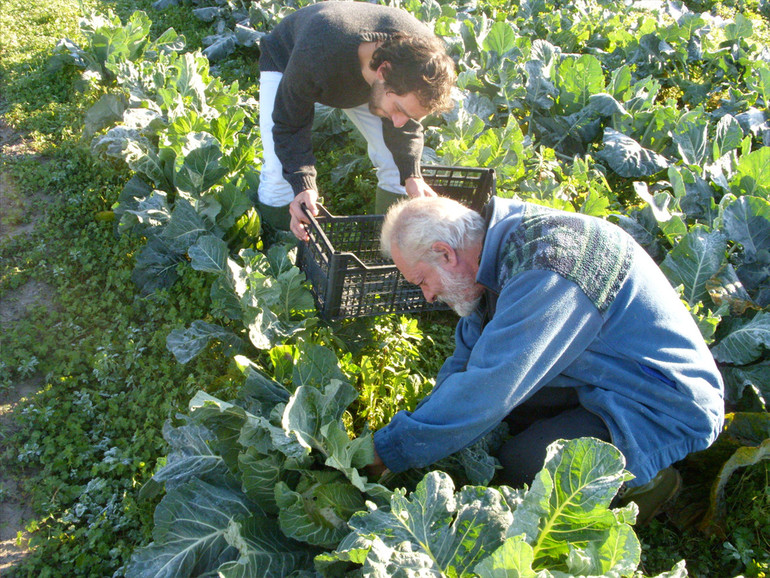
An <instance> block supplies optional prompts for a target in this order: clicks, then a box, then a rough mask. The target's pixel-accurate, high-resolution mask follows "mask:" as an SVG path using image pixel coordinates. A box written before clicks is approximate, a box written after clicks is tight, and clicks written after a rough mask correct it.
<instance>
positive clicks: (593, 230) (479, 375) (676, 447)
mask: <svg viewBox="0 0 770 578" xmlns="http://www.w3.org/2000/svg"><path fill="white" fill-rule="evenodd" d="M484 212H485V215H484V216H483V217H482V216H481V215H479V214H478V213H476V212H474V211H471V210H470V209H467V208H465V207H464V206H462V205H460V204H459V203H456V202H455V201H453V200H450V199H446V198H442V197H432V198H423V199H412V200H409V201H405V202H402V203H399V204H397V205H395V206H393V207H391V209H390V210H389V212H388V214H387V216H386V219H385V222H384V225H383V229H382V237H381V241H382V250H383V253H385V254H386V255H390V256H392V258H393V261H394V262H395V264H396V266H397V267H398V268H399V270H400V271H401V272H402V273H403V275H404V277H405V278H406V280H407V281H409V282H411V283H414V284H416V285H419V286H420V287H421V288H422V291H423V294H424V295H425V298H426V299H427V300H428V301H433V300H435V299H439V300H442V301H445V302H446V303H448V304H449V305H450V306H451V307H452V308H453V309H454V310H455V311H456V312H457V313H458V314H459V315H460V316H461V320H460V322H459V324H458V326H457V330H456V334H455V339H456V344H455V351H454V353H453V355H452V356H451V357H450V358H449V359H447V360H446V362H445V363H444V365H443V366H442V368H441V370H440V371H439V374H438V376H437V378H436V385H435V387H434V389H433V391H432V392H431V393H430V395H428V396H427V397H426V398H425V399H423V400H422V401H421V403H420V404H419V405H418V407H417V408H416V409H415V411H414V412H409V411H401V412H398V413H397V414H396V415H395V416H394V418H393V419H392V421H391V422H390V423H389V424H388V425H387V426H386V427H384V428H383V429H381V430H379V431H377V432H376V433H375V436H374V441H375V447H376V452H377V459H376V461H375V467H374V468H372V469H375V470H376V466H377V464H379V465H380V467H381V468H382V467H387V468H389V469H390V470H392V471H394V472H399V471H402V470H405V469H407V468H410V467H424V466H428V465H430V464H432V463H433V462H435V461H437V460H438V459H440V458H443V457H445V456H447V455H449V454H452V453H454V452H456V451H458V450H460V449H462V448H464V447H466V446H467V445H469V444H471V443H472V442H474V441H475V440H477V439H478V438H480V437H482V436H484V435H485V434H486V433H488V432H489V431H490V430H491V429H492V428H494V427H495V426H496V425H498V424H499V423H500V422H501V421H503V420H507V421H508V423H509V426H510V428H511V433H512V436H513V437H512V438H510V440H509V441H507V442H506V444H505V445H504V446H503V447H502V449H501V450H500V453H499V455H498V458H499V459H500V462H501V464H502V466H503V471H502V479H503V482H504V483H506V484H508V485H511V486H515V487H519V486H521V485H523V484H529V483H531V481H532V479H533V478H534V476H535V474H536V473H537V472H538V471H539V470H540V469H541V468H542V466H543V461H544V458H545V455H546V448H547V446H548V445H549V444H550V443H551V442H553V441H555V440H557V439H575V438H578V437H585V436H591V437H595V438H598V439H602V440H604V441H609V442H612V443H613V444H614V445H615V446H617V447H618V449H620V450H621V452H623V454H624V456H625V458H626V467H627V468H628V470H630V471H631V472H632V473H633V474H634V475H635V476H636V477H635V479H634V480H633V481H632V482H630V483H629V486H631V487H633V486H637V487H639V486H642V485H644V484H647V483H648V482H650V480H652V479H653V478H656V475H657V474H658V472H660V471H662V470H664V469H666V468H668V466H669V465H670V464H672V463H673V462H675V461H677V460H680V459H682V458H683V457H685V456H686V455H687V454H688V453H690V452H694V451H698V450H702V449H704V448H706V447H708V446H709V445H710V444H711V443H712V442H713V441H714V440H715V439H716V437H717V435H718V434H719V432H720V430H721V427H722V423H723V419H724V402H723V384H722V379H721V376H720V373H719V371H718V369H717V367H716V364H715V362H714V359H713V357H712V355H711V353H710V351H709V349H708V347H707V346H706V344H705V342H704V341H703V338H702V337H701V334H700V332H699V330H698V327H697V325H696V324H695V322H694V320H693V319H692V317H691V316H690V313H689V312H688V311H687V309H686V308H685V307H684V305H683V304H682V303H681V301H680V299H679V297H678V295H677V294H676V292H675V291H674V290H673V289H672V287H671V285H670V284H669V283H668V280H667V279H666V277H665V276H664V275H663V273H662V272H661V271H660V269H659V268H658V267H657V266H656V265H655V263H654V262H653V261H652V259H651V258H650V257H649V256H648V255H647V253H646V252H645V251H644V250H643V249H642V248H641V247H640V246H639V245H637V244H636V243H635V242H634V241H633V239H632V238H631V237H630V236H629V235H628V234H626V233H625V232H624V231H623V230H622V229H620V228H619V227H616V226H615V225H613V224H611V223H608V222H606V221H603V220H601V219H597V218H593V217H588V216H585V215H580V214H574V213H566V212H561V211H556V210H553V209H548V208H545V207H541V206H538V205H534V204H529V203H524V202H521V201H517V200H510V199H500V198H497V197H493V199H492V201H491V202H490V203H489V204H488V205H487V207H486V208H485V211H484ZM666 471H668V472H673V474H672V475H673V476H675V477H676V480H674V479H673V478H672V477H671V476H668V478H667V481H666V477H665V476H664V477H663V478H661V477H657V478H656V480H661V479H663V480H664V481H666V483H667V484H669V487H668V489H666V490H665V493H666V495H664V496H661V498H662V499H666V498H668V497H670V494H671V493H672V492H673V491H674V489H675V486H676V485H677V484H678V474H677V473H676V472H675V471H674V470H673V469H671V468H669V469H668V470H666ZM656 483H658V482H657V481H656ZM652 486H653V489H654V486H655V484H652ZM637 503H639V502H637ZM640 507H641V506H640Z"/></svg>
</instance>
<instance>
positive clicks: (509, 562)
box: [474, 535, 545, 578]
mask: <svg viewBox="0 0 770 578" xmlns="http://www.w3.org/2000/svg"><path fill="white" fill-rule="evenodd" d="M534 561H535V553H534V552H533V551H532V546H530V545H529V544H528V543H527V542H526V541H525V540H524V536H523V535H520V536H513V537H512V538H508V539H507V540H506V541H505V542H504V543H503V545H502V546H500V547H499V548H498V549H497V550H495V551H494V552H492V555H491V556H487V557H486V558H484V559H483V560H482V561H481V562H479V563H478V564H476V567H475V568H474V571H475V572H476V574H478V575H479V576H480V577H481V578H537V576H538V573H537V572H536V571H535V570H533V569H532V564H533V562H534ZM543 578H545V577H543Z"/></svg>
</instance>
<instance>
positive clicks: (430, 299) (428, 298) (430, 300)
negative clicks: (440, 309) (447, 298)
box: [422, 287, 436, 303]
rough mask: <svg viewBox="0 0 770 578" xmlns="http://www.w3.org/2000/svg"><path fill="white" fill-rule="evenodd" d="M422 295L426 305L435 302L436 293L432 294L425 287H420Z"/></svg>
mask: <svg viewBox="0 0 770 578" xmlns="http://www.w3.org/2000/svg"><path fill="white" fill-rule="evenodd" d="M422 294H423V296H424V297H425V300H426V301H427V302H428V303H433V302H434V301H435V300H436V293H434V292H433V291H431V290H430V289H428V288H427V287H422Z"/></svg>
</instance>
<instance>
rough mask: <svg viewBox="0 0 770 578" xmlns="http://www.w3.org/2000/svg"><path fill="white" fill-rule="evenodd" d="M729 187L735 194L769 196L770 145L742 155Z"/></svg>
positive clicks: (765, 197)
mask: <svg viewBox="0 0 770 578" xmlns="http://www.w3.org/2000/svg"><path fill="white" fill-rule="evenodd" d="M730 187H731V189H732V191H733V193H735V195H736V196H742V195H752V196H755V197H762V198H763V199H768V198H770V147H762V148H760V149H758V150H755V151H754V152H752V153H749V154H748V155H744V156H742V157H741V158H740V160H739V161H738V167H737V169H736V173H735V176H734V177H733V179H732V180H731V181H730Z"/></svg>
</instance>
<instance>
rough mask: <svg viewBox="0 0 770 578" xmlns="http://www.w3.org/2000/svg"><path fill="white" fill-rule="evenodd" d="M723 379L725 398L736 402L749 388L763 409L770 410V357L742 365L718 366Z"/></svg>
mask: <svg viewBox="0 0 770 578" xmlns="http://www.w3.org/2000/svg"><path fill="white" fill-rule="evenodd" d="M720 370H721V372H722V376H723V377H724V380H725V398H726V399H727V400H728V401H730V402H732V403H733V404H737V403H738V402H739V401H740V399H741V397H742V396H743V395H744V392H745V389H746V388H747V387H748V388H751V389H753V390H754V392H755V395H756V396H757V398H758V399H759V402H760V404H762V407H763V408H764V409H765V410H770V359H768V360H764V361H761V362H759V363H755V364H752V365H749V366H742V367H722V368H720Z"/></svg>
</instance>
